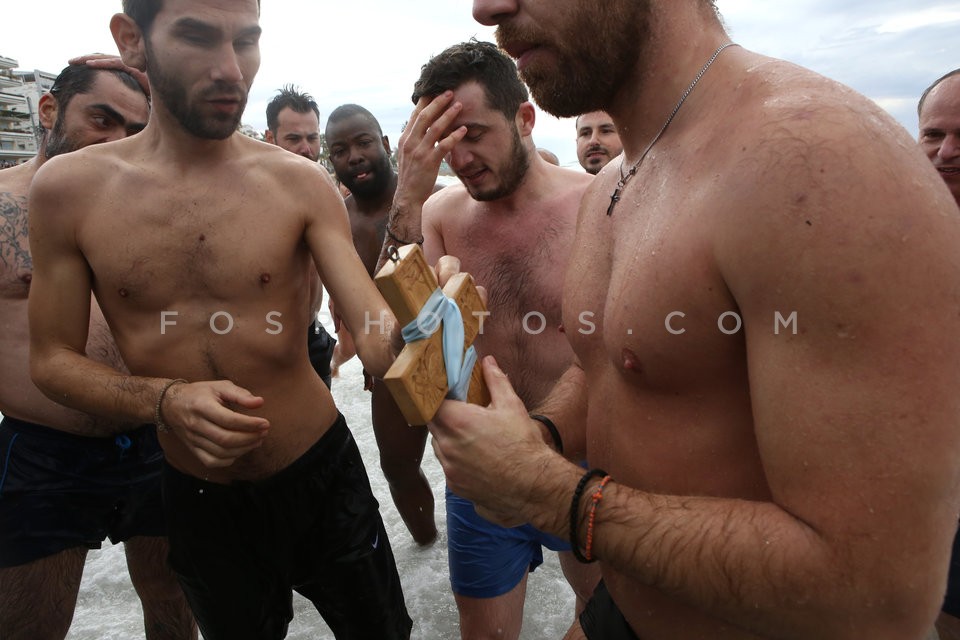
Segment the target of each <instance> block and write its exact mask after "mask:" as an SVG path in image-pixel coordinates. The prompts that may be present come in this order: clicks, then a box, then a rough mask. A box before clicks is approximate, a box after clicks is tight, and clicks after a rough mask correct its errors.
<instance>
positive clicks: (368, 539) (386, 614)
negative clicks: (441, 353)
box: [163, 416, 412, 640]
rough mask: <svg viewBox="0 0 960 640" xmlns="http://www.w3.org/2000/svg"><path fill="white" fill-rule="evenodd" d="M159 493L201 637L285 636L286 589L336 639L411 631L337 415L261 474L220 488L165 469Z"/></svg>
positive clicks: (351, 445)
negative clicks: (302, 447) (293, 456)
mask: <svg viewBox="0 0 960 640" xmlns="http://www.w3.org/2000/svg"><path fill="white" fill-rule="evenodd" d="M163 497H164V506H165V507H166V511H167V518H168V520H167V522H168V527H169V530H170V538H169V540H170V564H171V566H172V567H173V569H174V571H175V572H176V573H177V576H178V578H179V579H180V583H181V585H182V586H183V589H184V592H185V593H186V596H187V600H188V601H189V603H190V607H191V608H192V609H193V612H194V615H195V617H196V619H197V623H198V624H199V626H200V631H201V632H202V633H203V637H204V638H206V640H273V639H275V638H282V637H284V636H285V635H286V629H287V625H288V624H289V622H290V620H291V619H292V618H293V609H292V596H293V593H292V592H293V591H294V590H295V591H297V592H298V593H300V594H301V595H303V596H304V597H306V598H307V599H309V600H310V601H311V602H313V604H314V606H316V608H317V610H318V611H319V612H320V615H321V616H323V619H324V620H325V621H326V622H327V624H328V625H329V626H330V628H331V630H332V631H333V633H334V635H335V636H336V637H337V638H338V639H341V640H342V639H347V638H356V639H360V638H362V639H365V640H392V639H397V640H401V639H402V640H406V638H409V635H410V629H411V627H412V622H411V620H410V616H409V615H407V609H406V606H405V605H404V600H403V592H402V589H401V586H400V579H399V576H398V575H397V568H396V564H395V563H394V559H393V552H392V551H391V549H390V542H389V540H387V532H386V530H385V529H384V527H383V521H382V520H381V518H380V513H379V511H378V508H379V505H378V504H377V501H376V499H375V498H374V496H373V493H372V492H371V490H370V484H369V482H368V480H367V473H366V470H365V469H364V467H363V461H362V460H361V458H360V452H359V450H358V449H357V445H356V443H355V442H354V440H353V436H352V435H351V433H350V430H349V429H348V428H347V425H346V422H345V421H344V420H343V417H342V416H341V417H340V418H339V419H338V420H337V422H336V423H335V424H334V425H333V426H332V427H331V428H330V430H329V431H327V433H325V434H324V435H323V437H322V438H320V440H319V441H318V442H317V443H316V444H315V445H314V446H313V447H312V448H311V449H310V450H309V451H307V452H306V453H305V454H304V455H303V456H301V457H300V458H299V459H298V460H296V461H295V462H294V463H293V464H291V465H290V466H289V467H287V468H286V469H284V470H282V471H280V472H279V473H277V474H276V475H274V476H272V477H270V478H267V479H266V480H261V481H257V482H236V483H233V484H231V485H219V484H214V483H210V482H206V481H203V480H200V479H198V478H194V477H192V476H188V475H185V474H183V473H180V472H179V471H177V470H175V469H173V468H172V467H170V466H169V465H167V466H166V467H165V468H164V473H163Z"/></svg>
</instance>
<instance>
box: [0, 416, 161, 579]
mask: <svg viewBox="0 0 960 640" xmlns="http://www.w3.org/2000/svg"><path fill="white" fill-rule="evenodd" d="M0 456H2V458H0V567H15V566H18V565H22V564H26V563H28V562H32V561H34V560H39V559H41V558H45V557H47V556H51V555H53V554H55V553H59V552H61V551H64V550H66V549H71V548H74V547H85V548H88V549H99V548H100V545H101V543H102V542H103V540H104V538H108V537H109V538H110V540H111V541H112V542H113V543H118V542H122V541H124V540H128V539H130V538H132V537H134V536H162V535H166V528H165V526H164V520H163V507H162V504H161V500H160V474H161V469H162V463H163V452H162V451H161V450H160V445H159V444H158V442H157V434H156V431H155V429H154V427H153V425H144V426H142V427H140V428H138V429H135V430H133V431H128V432H126V433H122V434H120V435H117V436H111V437H107V438H87V437H84V436H78V435H74V434H72V433H65V432H63V431H59V430H57V429H51V428H50V427H44V426H41V425H36V424H32V423H30V422H24V421H23V420H17V419H15V418H10V417H4V419H3V421H2V422H0Z"/></svg>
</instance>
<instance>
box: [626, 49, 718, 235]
mask: <svg viewBox="0 0 960 640" xmlns="http://www.w3.org/2000/svg"><path fill="white" fill-rule="evenodd" d="M734 44H735V43H733V42H728V43H727V44H724V45H720V46H719V47H718V48H717V50H716V51H714V52H713V55H712V56H710V59H709V60H707V64H705V65H703V68H702V69H700V73H698V74H697V77H696V78H694V79H693V82H691V83H690V86H689V87H687V90H686V91H684V92H683V95H682V96H680V102H678V103H677V106H675V107H674V108H673V111H672V112H671V113H670V116H669V117H668V118H667V121H666V122H664V123H663V126H662V127H660V131H659V132H657V135H655V136H654V137H653V140H651V141H650V144H648V145H647V148H646V149H644V150H643V153H642V154H640V159H639V160H637V161H636V162H634V163H633V166H632V167H630V170H629V171H627V173H626V175H624V173H623V161H622V160H621V161H620V180H618V181H617V188H616V189H615V190H614V192H613V193H612V194H611V195H610V206H609V207H607V215H608V216H609V215H612V214H613V209H614V207H616V206H617V203H618V202H620V194H621V193H622V192H623V188H624V187H625V186H627V182H629V181H630V178H632V177H633V176H635V175H637V169H639V168H640V163H641V162H643V159H644V158H646V157H647V154H648V153H650V149H652V148H653V145H655V144H657V140H659V139H660V136H662V135H663V132H664V131H666V130H667V127H669V126H670V123H671V122H673V119H674V117H676V115H677V112H678V111H680V107H682V106H683V103H684V101H685V100H686V99H687V98H688V97H689V96H690V94H691V93H693V89H694V87H696V86H697V83H698V82H700V78H702V77H703V74H705V73H706V72H707V69H709V68H710V65H712V64H713V61H714V60H716V59H717V56H719V55H720V52H721V51H723V50H724V49H726V48H727V47H732V46H734Z"/></svg>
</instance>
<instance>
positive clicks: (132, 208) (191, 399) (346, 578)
mask: <svg viewBox="0 0 960 640" xmlns="http://www.w3.org/2000/svg"><path fill="white" fill-rule="evenodd" d="M123 8H124V13H122V14H117V15H115V16H113V18H112V20H111V22H110V28H111V32H112V34H113V37H114V41H115V42H116V43H117V46H118V48H119V49H120V53H121V56H122V57H123V60H124V62H126V63H127V64H128V65H130V66H131V67H134V68H137V69H141V70H146V71H147V75H148V76H149V80H150V87H151V94H152V95H153V99H154V103H153V110H152V112H151V115H150V121H149V122H148V124H147V126H146V128H145V129H144V130H143V131H142V132H141V133H140V134H139V135H137V136H134V137H131V138H129V139H126V140H121V141H118V142H116V143H114V144H111V145H99V146H96V145H95V146H92V147H88V148H86V149H82V150H80V151H78V152H76V153H74V154H67V155H65V156H62V157H59V158H55V159H53V160H52V161H50V162H49V163H47V164H46V165H45V166H44V167H42V168H41V170H40V171H38V173H37V176H36V177H35V179H34V182H33V185H32V187H31V191H30V197H31V206H32V207H33V209H32V211H31V215H30V248H31V251H32V253H33V258H34V279H33V289H32V291H31V294H30V301H29V313H30V333H31V374H32V376H33V379H34V382H35V383H36V384H37V386H38V387H39V388H40V389H41V390H42V391H43V392H44V393H46V394H47V395H48V397H50V398H53V399H56V400H58V401H60V402H63V403H66V404H69V405H72V406H73V407H74V408H77V409H80V410H84V411H87V412H89V413H95V414H98V415H106V416H112V417H114V418H115V419H118V420H129V421H136V422H153V423H155V424H156V425H157V431H158V433H159V436H160V443H161V445H162V446H163V449H164V454H165V458H166V464H165V465H164V468H163V501H164V511H165V513H166V517H167V528H168V535H169V539H170V564H171V566H172V567H173V569H174V571H176V573H177V576H178V578H179V579H180V583H181V585H182V586H183V589H184V592H185V594H186V596H187V600H188V601H189V603H190V606H191V609H192V610H193V612H194V615H195V616H196V619H197V623H198V625H199V626H200V631H201V632H202V634H203V636H204V638H205V639H206V640H226V639H230V640H236V639H242V640H243V639H251V640H254V639H255V640H274V639H277V640H278V639H279V638H282V637H283V636H284V635H285V634H286V629H287V625H288V623H289V621H290V619H291V616H292V606H291V601H292V594H293V591H294V590H296V591H297V592H299V593H301V594H302V595H304V596H305V597H306V598H308V599H309V600H310V601H311V602H312V603H313V604H314V606H315V607H316V608H317V610H318V611H319V612H320V614H321V615H322V616H323V618H324V620H325V621H326V622H327V624H328V625H329V626H330V628H331V629H332V630H333V633H334V634H335V635H336V636H337V637H340V638H348V637H349V638H357V637H362V638H384V639H396V640H404V639H406V638H408V637H409V635H410V629H411V624H412V623H411V620H410V617H409V616H408V615H407V611H406V606H405V604H404V601H403V593H402V589H401V585H400V581H399V577H398V575H397V570H396V566H395V563H394V559H393V554H392V551H391V549H390V543H389V540H388V538H387V534H386V530H385V529H384V526H383V522H382V520H381V518H380V515H379V512H378V504H377V501H376V499H375V498H374V496H373V493H372V491H371V489H370V485H369V482H368V480H367V476H366V472H365V470H364V467H363V461H362V459H361V457H360V452H359V450H358V449H357V446H356V443H355V441H354V440H353V437H352V435H351V434H350V430H349V428H348V427H347V425H346V422H345V420H344V419H343V417H342V416H341V415H340V413H339V411H338V409H337V407H336V406H335V404H334V402H333V398H332V396H331V395H330V391H329V390H328V389H327V387H326V386H325V385H324V384H323V382H322V381H321V380H320V378H319V376H317V374H316V372H315V371H314V370H313V368H312V367H311V365H310V362H309V359H308V358H307V348H306V347H307V345H306V342H305V341H304V339H303V327H304V326H306V325H307V323H308V316H309V313H310V300H309V297H310V295H309V294H310V289H309V286H308V273H309V267H310V265H311V263H312V264H313V265H315V267H316V270H317V272H318V274H319V276H320V278H321V280H322V282H323V284H324V286H326V287H327V288H328V290H329V291H330V295H331V297H333V298H334V299H335V300H336V301H337V302H338V310H339V313H340V314H341V316H342V317H343V319H344V322H345V323H346V324H347V325H348V326H350V327H353V328H355V330H356V331H357V335H358V336H359V337H358V339H357V350H358V353H359V355H360V357H361V359H362V360H363V362H364V364H365V365H366V366H367V367H368V368H369V369H370V370H371V371H372V372H373V373H375V374H377V375H383V373H384V372H385V371H386V369H387V368H388V367H389V365H390V364H391V363H392V362H393V360H394V354H395V353H396V349H395V346H396V345H395V342H394V340H395V339H396V338H394V336H393V331H392V329H393V327H394V325H395V320H394V318H393V314H392V313H391V312H390V309H389V307H388V306H387V305H386V303H385V302H384V301H383V298H382V297H381V296H380V295H379V293H378V292H377V290H376V287H375V286H374V285H373V283H372V282H371V280H370V278H369V277H368V275H367V273H366V271H365V270H364V268H363V264H362V263H361V262H360V259H359V258H358V257H357V255H356V251H354V248H353V243H352V241H351V238H350V226H349V223H348V221H347V214H346V210H345V209H344V206H343V199H342V198H341V197H340V195H339V194H338V193H337V191H336V188H335V187H334V185H333V181H332V180H331V179H330V176H329V175H328V174H327V172H326V171H325V170H324V169H323V168H322V167H320V166H319V165H317V164H316V163H314V162H310V161H308V160H306V159H304V158H301V157H299V156H298V155H296V154H293V153H289V152H287V151H285V150H283V149H280V148H277V147H273V146H270V145H265V144H264V143H262V142H259V141H256V140H253V139H251V138H248V137H246V136H244V135H243V134H241V133H239V132H238V131H237V129H238V125H239V122H240V119H241V117H242V115H243V110H244V107H245V106H246V101H247V96H248V94H249V91H250V87H251V85H252V83H253V79H254V77H255V76H256V73H257V71H258V69H259V66H260V46H259V43H260V34H261V27H260V11H259V3H258V2H257V1H256V0H230V1H229V2H226V1H224V0H124V3H123ZM93 184H96V185H97V188H95V189H94V188H91V185H93ZM267 211H269V213H270V215H268V216H266V215H264V212H267ZM91 291H93V292H94V294H95V295H96V297H97V301H98V303H99V305H100V308H101V309H102V310H103V314H104V316H105V318H106V319H107V321H108V323H109V325H110V328H111V330H112V332H113V335H114V338H115V339H116V343H117V347H118V348H119V351H120V354H121V355H122V356H123V360H124V362H125V363H126V364H127V367H129V370H130V373H129V374H127V373H125V372H123V371H119V370H117V369H116V368H115V367H110V366H107V365H104V364H102V363H99V362H96V361H94V360H92V359H91V358H90V357H88V355H87V354H85V353H84V345H85V343H86V339H87V317H88V315H89V311H88V308H89V295H90V292H91ZM370 317H373V318H379V319H381V320H382V325H381V326H380V327H379V329H380V330H379V331H378V330H374V329H371V328H369V327H367V326H366V324H365V322H366V320H367V319H368V318H370ZM285 326H286V327H288V329H287V330H284V327H285ZM365 329H366V330H365ZM392 338H393V339H392Z"/></svg>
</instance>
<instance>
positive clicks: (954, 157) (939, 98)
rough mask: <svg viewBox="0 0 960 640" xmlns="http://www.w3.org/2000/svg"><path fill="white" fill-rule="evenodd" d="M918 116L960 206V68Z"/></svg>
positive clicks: (944, 622)
mask: <svg viewBox="0 0 960 640" xmlns="http://www.w3.org/2000/svg"><path fill="white" fill-rule="evenodd" d="M917 117H918V125H919V131H920V148H921V149H922V150H923V152H924V153H926V154H927V157H928V158H930V162H931V163H933V166H934V168H935V169H936V170H937V172H938V173H939V174H940V177H942V178H943V182H944V184H945V185H946V186H947V188H948V189H949V190H950V193H951V195H953V199H954V201H956V203H957V205H960V69H954V70H953V71H951V72H949V73H946V74H944V75H943V76H941V77H940V78H938V79H937V80H936V81H934V83H933V84H931V85H930V86H929V87H928V88H927V90H926V91H924V92H923V95H922V96H921V97H920V102H919V103H918V104H917ZM937 631H939V632H940V640H960V533H957V534H956V535H955V536H954V539H953V553H952V555H951V558H950V576H949V579H948V581H947V595H946V597H945V598H944V601H943V611H941V613H940V616H939V618H938V619H937Z"/></svg>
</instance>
